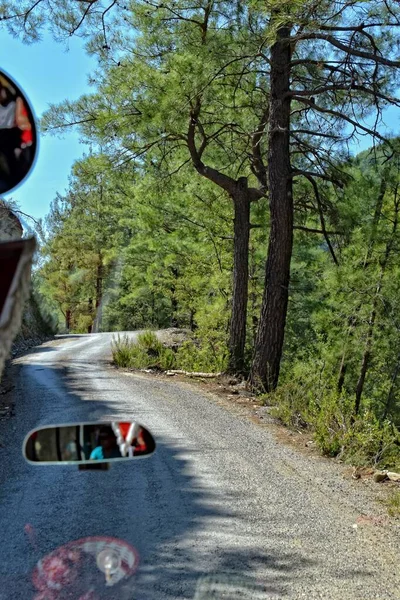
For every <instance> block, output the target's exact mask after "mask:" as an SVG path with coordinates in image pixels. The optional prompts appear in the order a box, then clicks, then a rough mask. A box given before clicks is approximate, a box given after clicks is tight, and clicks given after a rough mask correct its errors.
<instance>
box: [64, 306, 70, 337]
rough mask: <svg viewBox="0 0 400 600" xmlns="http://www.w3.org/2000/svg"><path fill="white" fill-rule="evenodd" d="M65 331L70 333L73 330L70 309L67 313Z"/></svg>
mask: <svg viewBox="0 0 400 600" xmlns="http://www.w3.org/2000/svg"><path fill="white" fill-rule="evenodd" d="M65 329H66V330H67V331H68V332H69V330H70V329H71V310H70V309H69V308H67V310H66V311H65Z"/></svg>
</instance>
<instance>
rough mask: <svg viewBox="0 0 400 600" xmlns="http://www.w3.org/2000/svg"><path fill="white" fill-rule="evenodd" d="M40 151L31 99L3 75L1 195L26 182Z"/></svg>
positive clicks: (0, 73)
mask: <svg viewBox="0 0 400 600" xmlns="http://www.w3.org/2000/svg"><path fill="white" fill-rule="evenodd" d="M36 151H37V133H36V126H35V119H34V117H33V113H32V110H31V107H30V106H29V102H28V99H27V98H26V96H25V95H24V94H23V92H22V91H21V89H20V88H19V87H18V85H17V84H16V83H15V81H13V80H12V79H11V78H10V77H9V76H8V75H7V74H6V73H4V71H0V194H5V193H6V192H10V191H11V190H12V189H14V188H15V187H16V186H17V185H19V184H20V183H21V182H22V181H23V180H24V179H25V177H26V176H27V175H28V173H29V171H30V170H31V168H32V166H33V163H34V162H35V158H36Z"/></svg>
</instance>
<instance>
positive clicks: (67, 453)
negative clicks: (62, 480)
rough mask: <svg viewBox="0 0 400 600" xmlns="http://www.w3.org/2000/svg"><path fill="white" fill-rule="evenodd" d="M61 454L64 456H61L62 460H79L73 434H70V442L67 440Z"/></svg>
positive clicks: (74, 434)
mask: <svg viewBox="0 0 400 600" xmlns="http://www.w3.org/2000/svg"><path fill="white" fill-rule="evenodd" d="M63 454H64V456H63V459H64V460H78V459H79V455H78V441H77V439H76V433H75V432H72V433H71V434H70V440H69V442H67V443H66V445H65V449H64V452H63Z"/></svg>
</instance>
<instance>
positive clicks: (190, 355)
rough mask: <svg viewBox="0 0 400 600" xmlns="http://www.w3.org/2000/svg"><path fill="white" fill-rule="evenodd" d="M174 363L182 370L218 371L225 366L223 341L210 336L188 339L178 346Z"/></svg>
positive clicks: (225, 355)
mask: <svg viewBox="0 0 400 600" xmlns="http://www.w3.org/2000/svg"><path fill="white" fill-rule="evenodd" d="M176 363H177V365H178V366H179V368H180V369H183V370H184V371H197V372H204V373H216V372H217V373H219V372H223V371H225V370H226V368H227V364H228V351H227V348H226V345H225V344H224V343H221V342H219V341H217V340H212V339H210V338H208V339H204V338H203V339H201V340H197V339H196V341H195V340H189V341H187V342H184V343H183V344H182V346H181V347H180V348H179V350H178V352H177V354H176Z"/></svg>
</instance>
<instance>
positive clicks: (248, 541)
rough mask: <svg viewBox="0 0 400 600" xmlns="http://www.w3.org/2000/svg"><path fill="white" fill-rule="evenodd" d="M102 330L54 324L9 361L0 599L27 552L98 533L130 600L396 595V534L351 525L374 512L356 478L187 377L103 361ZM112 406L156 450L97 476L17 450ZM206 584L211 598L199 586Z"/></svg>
mask: <svg viewBox="0 0 400 600" xmlns="http://www.w3.org/2000/svg"><path fill="white" fill-rule="evenodd" d="M132 335H134V334H132ZM111 337H112V334H106V333H104V334H93V335H80V336H59V337H58V338H57V339H56V340H54V341H52V342H48V343H46V344H44V345H42V346H39V347H37V348H35V349H34V350H33V351H32V352H30V353H28V354H26V355H24V356H23V357H20V358H18V359H16V360H15V361H14V367H13V373H14V381H13V384H14V386H15V387H14V389H13V391H12V392H11V393H12V394H13V400H14V401H15V407H16V411H15V412H16V414H15V416H14V417H12V418H11V419H10V420H9V421H7V422H3V423H2V424H1V433H2V435H3V439H4V447H3V448H0V464H1V472H0V486H1V487H0V531H1V534H2V535H1V544H2V548H1V561H0V581H1V585H0V598H1V599H3V598H4V600H6V599H7V600H10V599H14V598H16V599H17V598H33V597H34V593H35V592H34V590H33V589H32V586H31V584H30V577H31V575H30V574H31V571H32V569H33V567H34V565H35V563H36V562H37V560H38V559H39V558H40V556H43V555H44V554H46V553H47V552H49V551H51V550H52V549H54V548H56V547H57V546H59V545H61V544H64V543H66V542H68V541H70V540H74V539H78V538H82V537H85V536H95V535H107V536H112V537H117V538H121V539H123V540H126V541H127V542H129V543H130V544H132V545H133V546H135V548H136V549H137V551H138V553H139V556H140V565H139V568H138V571H137V573H136V574H135V575H134V576H133V577H132V578H131V580H129V582H128V583H127V585H126V588H125V592H126V595H125V596H123V597H126V598H129V599H130V600H132V599H133V598H134V599H135V600H154V599H167V600H172V599H180V598H195V597H196V600H197V599H203V598H204V599H205V598H212V597H219V598H236V597H237V598H246V599H247V598H248V599H249V600H250V599H253V598H265V599H268V598H306V599H307V600H311V599H317V598H318V599H324V600H339V599H340V600H352V599H357V600H358V599H359V600H369V599H382V600H391V599H399V598H400V574H399V573H400V569H399V562H400V561H399V554H398V540H397V541H396V539H395V533H396V530H394V532H393V531H392V532H389V531H387V530H385V529H384V528H379V527H377V526H373V525H370V524H368V523H366V524H364V525H359V526H358V527H355V526H354V525H355V522H356V520H357V517H359V515H360V513H361V512H363V511H364V512H366V513H367V514H374V513H375V512H376V511H377V507H376V506H374V505H373V504H371V503H370V504H368V501H367V500H366V498H365V497H364V495H363V492H362V491H361V490H360V486H359V487H357V484H356V483H354V484H352V483H351V482H348V481H345V480H343V478H342V477H341V475H340V472H339V470H338V469H337V468H336V467H335V466H333V465H332V466H331V465H329V464H328V461H325V460H323V459H318V458H310V457H304V456H302V455H300V454H298V453H296V452H295V451H294V450H292V449H290V448H287V447H285V446H283V445H282V444H280V443H279V442H278V441H277V440H276V439H275V438H274V436H273V435H272V433H271V432H270V431H268V429H267V428H265V427H264V428H261V427H259V426H257V425H256V424H254V423H252V422H250V421H248V420H246V419H245V418H243V417H240V416H238V415H235V414H233V413H232V412H231V411H228V410H226V409H225V408H224V407H222V406H220V405H218V403H216V402H214V401H213V399H211V398H210V397H208V396H206V395H202V394H201V392H199V391H198V390H196V389H192V388H191V387H190V386H188V385H185V384H179V383H178V384H177V383H175V382H174V381H171V382H170V381H164V380H160V379H157V378H154V379H152V378H150V377H144V376H141V375H133V374H126V373H121V372H119V371H117V370H115V369H113V368H112V367H111V366H110V341H111ZM11 393H10V394H11ZM110 418H120V419H135V420H137V421H139V422H141V423H143V424H144V425H146V426H147V427H149V429H150V430H151V431H152V433H153V434H154V436H155V438H156V441H157V444H158V448H157V452H156V453H155V455H154V456H152V457H151V458H149V459H147V460H138V461H132V462H130V463H129V464H127V463H124V464H117V465H114V466H113V467H112V468H111V469H110V471H108V472H96V471H94V472H87V471H78V470H77V468H75V467H68V466H49V467H43V466H42V467H35V466H32V465H28V464H27V463H26V462H25V461H24V460H23V458H22V454H21V446H22V441H23V439H24V436H25V435H26V433H27V432H28V431H29V430H30V429H32V428H34V427H36V426H38V425H45V424H55V423H62V422H69V423H70V422H75V421H91V420H108V419H110ZM367 521H368V520H367ZM27 524H29V525H30V526H31V527H32V529H31V531H34V532H35V533H34V535H33V534H32V535H31V536H30V537H28V536H27V534H26V525H27ZM207 578H208V579H207ZM211 580H212V581H213V582H214V583H213V585H214V587H215V589H218V590H219V592H218V593H217V595H215V596H213V595H212V593H211V592H210V591H208V592H207V591H203V592H201V590H202V589H203V590H206V588H207V585H209V586H210V585H211V584H210V581H211ZM207 582H208V583H207ZM223 589H225V590H226V592H225V594H226V595H223V592H222V590H223ZM235 589H236V593H237V595H236V596H235V595H234V592H233V591H234V590H235ZM228 590H229V591H228ZM246 590H247V592H246ZM119 598H122V596H119Z"/></svg>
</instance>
